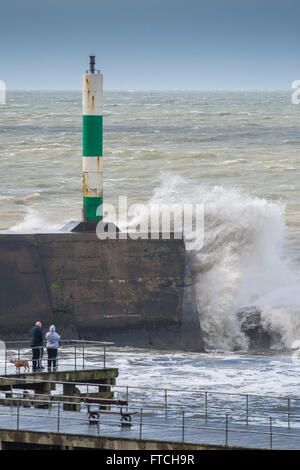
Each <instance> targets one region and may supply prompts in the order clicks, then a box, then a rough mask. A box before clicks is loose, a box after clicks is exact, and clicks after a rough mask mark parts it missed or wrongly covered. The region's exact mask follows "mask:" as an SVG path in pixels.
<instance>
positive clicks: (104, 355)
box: [103, 344, 106, 369]
mask: <svg viewBox="0 0 300 470" xmlns="http://www.w3.org/2000/svg"><path fill="white" fill-rule="evenodd" d="M103 368H104V369H105V368H106V350H105V344H104V345H103Z"/></svg>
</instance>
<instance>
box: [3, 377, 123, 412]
mask: <svg viewBox="0 0 300 470" xmlns="http://www.w3.org/2000/svg"><path fill="white" fill-rule="evenodd" d="M116 377H118V369H115V368H109V369H89V370H68V371H56V372H51V373H48V372H40V373H27V374H10V375H6V376H2V377H0V391H7V392H8V393H6V395H5V398H0V404H1V405H7V406H17V404H18V399H17V398H14V395H13V391H14V389H18V390H20V389H21V390H24V393H23V398H22V402H21V406H23V407H30V406H35V407H36V408H49V407H51V401H52V399H54V398H55V401H63V402H66V403H64V404H63V409H64V410H70V411H79V410H80V403H81V393H80V390H79V388H78V386H77V384H80V383H84V384H90V385H99V387H98V390H99V391H98V392H96V393H95V392H93V393H91V394H90V396H93V397H94V398H96V397H101V398H113V396H114V394H113V392H112V391H111V387H110V386H111V385H115V383H116ZM59 384H62V385H63V394H62V396H60V395H57V394H56V395H55V396H54V395H52V396H51V392H52V391H55V390H56V386H57V385H59ZM28 390H33V391H34V398H33V401H32V402H31V401H30V397H29V396H28ZM87 396H89V393H87V392H85V393H84V397H87ZM66 397H67V399H66ZM23 399H25V401H23ZM36 400H41V401H40V402H39V401H36ZM73 402H74V405H73V404H72V403H73Z"/></svg>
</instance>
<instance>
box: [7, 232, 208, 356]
mask: <svg viewBox="0 0 300 470" xmlns="http://www.w3.org/2000/svg"><path fill="white" fill-rule="evenodd" d="M184 265H185V262H184V243H183V240H176V239H170V240H162V239H159V240H151V239H146V240H143V239H139V240H132V239H130V238H128V239H125V240H123V239H116V240H112V239H107V240H103V241H101V240H99V239H98V238H97V237H96V234H94V233H64V232H62V233H52V234H32V235H23V234H22V235H16V234H2V235H0V331H1V339H28V330H29V329H30V327H31V326H32V325H33V324H34V323H35V322H36V321H37V320H41V321H42V322H43V323H44V326H45V327H47V326H49V325H50V324H51V323H55V324H56V326H57V329H59V330H60V333H62V337H63V338H64V339H65V338H85V339H92V340H96V339H97V340H99V341H101V340H102V341H113V342H114V343H115V344H117V345H119V346H123V345H128V346H135V347H153V348H162V349H189V350H201V349H202V344H201V340H200V335H199V334H198V332H195V324H193V325H192V324H191V327H189V321H184V318H183V293H184Z"/></svg>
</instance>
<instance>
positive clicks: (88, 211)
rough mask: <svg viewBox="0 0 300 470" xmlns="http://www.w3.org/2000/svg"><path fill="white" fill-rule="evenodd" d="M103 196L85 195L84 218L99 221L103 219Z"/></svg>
mask: <svg viewBox="0 0 300 470" xmlns="http://www.w3.org/2000/svg"><path fill="white" fill-rule="evenodd" d="M102 204H103V197H84V198H83V211H84V220H89V221H98V220H101V219H102V216H103V214H102Z"/></svg>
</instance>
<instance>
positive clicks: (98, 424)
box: [97, 414, 100, 436]
mask: <svg viewBox="0 0 300 470" xmlns="http://www.w3.org/2000/svg"><path fill="white" fill-rule="evenodd" d="M97 428H98V436H100V414H99V418H98V420H97Z"/></svg>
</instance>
